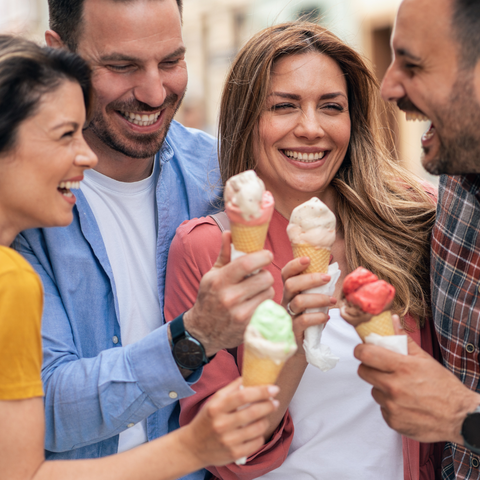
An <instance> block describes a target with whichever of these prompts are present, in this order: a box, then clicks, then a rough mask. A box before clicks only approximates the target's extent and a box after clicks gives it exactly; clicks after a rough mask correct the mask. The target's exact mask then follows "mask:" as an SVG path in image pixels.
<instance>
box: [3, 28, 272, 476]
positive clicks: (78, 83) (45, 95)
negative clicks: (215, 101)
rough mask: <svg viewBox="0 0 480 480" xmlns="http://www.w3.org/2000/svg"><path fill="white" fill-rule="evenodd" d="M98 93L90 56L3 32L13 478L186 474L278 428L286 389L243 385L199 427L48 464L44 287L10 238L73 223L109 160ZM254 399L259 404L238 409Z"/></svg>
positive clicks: (6, 439) (7, 466) (252, 446)
mask: <svg viewBox="0 0 480 480" xmlns="http://www.w3.org/2000/svg"><path fill="white" fill-rule="evenodd" d="M90 92H91V85H90V70H89V68H88V66H87V64H86V63H85V62H84V61H83V60H82V59H80V57H78V56H76V55H73V54H70V53H67V52H66V51H62V50H52V49H45V48H41V47H39V46H37V45H35V44H33V43H31V42H29V41H26V40H22V39H20V38H14V37H10V36H0V425H1V428H0V471H1V474H0V476H1V478H2V479H15V480H17V479H18V480H24V479H25V480H27V479H28V480H30V479H48V480H54V479H61V480H64V479H65V478H69V479H88V480H92V479H102V480H106V479H116V480H119V479H137V478H142V479H143V480H147V479H152V480H153V479H174V478H178V477H180V476H183V475H186V474H188V473H190V472H193V471H195V470H199V469H201V468H203V467H204V466H205V465H208V464H211V463H212V462H213V463H214V464H218V465H220V464H224V463H227V462H231V461H232V460H234V459H235V458H238V457H241V456H243V455H245V454H248V453H251V452H252V451H255V450H256V449H258V448H259V446H260V445H261V444H262V442H263V437H262V434H263V433H264V432H265V430H266V427H267V421H266V420H265V418H264V417H265V416H266V415H268V414H270V413H271V412H272V411H273V410H274V409H275V406H276V403H275V401H270V400H269V397H271V396H272V394H273V395H275V393H276V391H277V387H273V386H270V387H259V388H251V389H245V390H243V391H241V390H240V387H239V384H240V382H239V381H234V382H232V383H231V384H230V385H229V386H228V387H227V388H225V389H223V390H222V391H221V392H218V394H216V395H215V396H214V397H213V398H212V401H211V402H209V406H208V407H207V408H206V409H205V412H204V413H203V414H201V415H199V417H198V418H197V419H195V421H194V422H192V424H191V425H190V426H188V427H187V428H181V429H179V430H176V431H175V432H172V433H171V434H169V435H166V436H164V437H162V438H159V439H157V440H154V441H153V442H150V443H149V444H146V445H142V446H140V447H138V448H136V449H133V450H130V451H128V452H124V453H122V454H120V455H118V456H115V457H106V458H102V459H96V460H78V461H74V462H70V461H55V462H46V461H45V458H44V450H43V443H44V412H43V408H44V405H43V399H42V396H43V390H42V381H41V378H40V369H41V363H42V349H41V336H40V324H41V316H42V304H43V291H42V285H41V283H40V279H39V278H38V276H37V274H36V273H35V272H34V270H33V268H32V267H31V266H30V265H29V264H28V263H27V262H26V261H25V260H24V259H23V258H22V257H21V256H20V255H18V254H17V253H16V252H15V251H13V250H12V249H10V248H9V247H8V245H10V244H11V243H12V241H13V240H14V238H15V237H16V235H17V234H18V233H19V232H20V231H21V230H24V229H27V228H34V227H35V228H36V227H53V226H64V225H68V224H69V223H70V222H71V220H72V209H73V206H74V204H75V196H74V194H73V193H72V189H77V188H79V183H80V181H81V180H82V179H83V172H84V170H85V169H88V168H92V167H94V166H95V165H96V163H97V159H96V157H95V155H94V153H93V152H92V151H91V150H90V148H89V146H88V145H87V144H86V142H85V140H84V138H83V136H82V127H83V125H84V124H85V117H86V114H85V111H86V109H87V111H88V107H89V101H90ZM73 273H74V272H72V274H73ZM77 273H78V272H77ZM80 274H81V273H80ZM246 404H251V405H250V406H247V408H244V409H241V410H238V411H237V407H245V405H246Z"/></svg>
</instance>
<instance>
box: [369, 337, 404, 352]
mask: <svg viewBox="0 0 480 480" xmlns="http://www.w3.org/2000/svg"><path fill="white" fill-rule="evenodd" d="M365 343H370V344H372V345H378V346H379V347H383V348H386V349H388V350H391V351H392V352H396V353H401V354H403V355H408V339H407V336H406V335H388V336H386V337H382V336H381V335H378V334H376V333H371V334H370V335H367V336H366V337H365Z"/></svg>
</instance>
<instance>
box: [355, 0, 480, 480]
mask: <svg viewBox="0 0 480 480" xmlns="http://www.w3.org/2000/svg"><path fill="white" fill-rule="evenodd" d="M392 48H393V54H394V56H393V61H392V64H391V65H390V68H389V70H388V72H387V74H386V76H385V79H384V81H383V84H382V96H383V97H384V99H385V100H388V101H393V102H396V103H397V105H398V107H399V108H400V109H401V110H404V111H405V112H406V113H407V119H414V120H415V119H421V120H427V119H429V120H431V122H432V126H431V127H430V129H429V130H428V131H427V132H426V133H425V134H424V135H423V137H422V148H423V156H422V164H423V166H424V167H425V168H426V170H428V171H429V172H430V173H433V174H436V175H439V174H442V177H441V180H440V190H439V199H438V210H437V223H436V225H435V228H434V231H433V236H432V265H431V268H432V270H431V271H432V310H433V317H434V321H435V327H436V332H437V336H438V339H439V343H440V346H441V350H442V355H443V359H444V361H443V363H444V366H445V367H446V368H444V367H442V366H441V365H440V364H439V363H437V362H436V361H435V360H433V359H432V358H431V357H429V356H428V355H427V354H426V353H425V352H423V351H422V350H421V349H420V348H419V347H417V346H416V344H415V343H414V342H413V341H411V340H409V355H408V356H402V355H399V354H395V353H392V352H389V351H388V350H385V349H381V348H380V347H375V346H373V345H360V346H358V347H357V349H356V350H355V355H356V357H357V358H358V359H359V360H361V361H362V365H361V366H360V367H359V375H360V376H361V377H362V378H363V379H364V380H366V381H367V382H369V383H371V384H372V385H373V390H372V395H373V397H374V398H375V400H376V401H377V402H378V403H379V404H380V406H381V408H382V412H383V416H384V418H385V420H386V421H387V423H388V424H389V425H390V426H391V427H392V428H394V429H395V430H397V431H398V432H400V433H402V434H404V435H407V436H409V437H411V438H414V439H416V440H419V441H422V442H437V441H446V442H447V444H446V447H445V450H444V455H443V462H442V478H445V479H464V478H466V479H480V469H479V467H480V408H479V405H480V395H479V393H477V392H480V386H479V379H480V361H479V354H480V0H404V1H403V3H402V4H401V6H400V9H399V12H398V16H397V21H396V25H395V30H394V33H393V38H392ZM477 409H478V411H477V412H475V411H476V410H477ZM473 412H475V413H473ZM472 413H473V415H472Z"/></svg>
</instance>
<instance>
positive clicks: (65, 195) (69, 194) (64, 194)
mask: <svg viewBox="0 0 480 480" xmlns="http://www.w3.org/2000/svg"><path fill="white" fill-rule="evenodd" d="M62 195H63V196H64V197H73V193H72V192H62Z"/></svg>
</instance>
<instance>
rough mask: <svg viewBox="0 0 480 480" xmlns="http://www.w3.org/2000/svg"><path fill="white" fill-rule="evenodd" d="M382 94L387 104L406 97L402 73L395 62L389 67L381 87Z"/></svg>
mask: <svg viewBox="0 0 480 480" xmlns="http://www.w3.org/2000/svg"><path fill="white" fill-rule="evenodd" d="M380 94H381V95H382V98H383V99H384V100H385V101H386V102H396V101H397V100H400V99H401V98H403V97H405V96H406V92H405V88H404V87H403V83H402V72H401V71H400V70H399V68H398V67H397V66H396V65H395V61H393V62H392V63H391V64H390V66H389V67H388V70H387V72H386V73H385V76H384V77H383V81H382V85H381V86H380Z"/></svg>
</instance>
